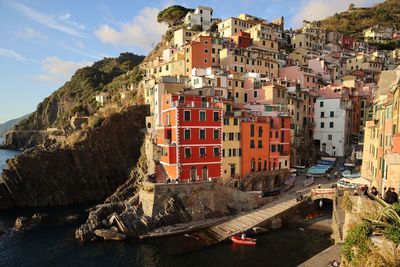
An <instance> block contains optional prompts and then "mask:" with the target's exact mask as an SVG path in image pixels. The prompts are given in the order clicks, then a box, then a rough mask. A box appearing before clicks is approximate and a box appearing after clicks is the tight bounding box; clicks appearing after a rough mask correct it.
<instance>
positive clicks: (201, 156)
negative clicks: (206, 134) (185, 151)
mask: <svg viewBox="0 0 400 267" xmlns="http://www.w3.org/2000/svg"><path fill="white" fill-rule="evenodd" d="M199 154H200V158H204V157H205V156H206V148H205V147H200V149H199Z"/></svg>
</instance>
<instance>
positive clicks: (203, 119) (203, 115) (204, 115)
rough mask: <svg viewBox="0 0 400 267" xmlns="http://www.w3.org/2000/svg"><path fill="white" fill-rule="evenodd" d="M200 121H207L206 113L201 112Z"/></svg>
mask: <svg viewBox="0 0 400 267" xmlns="http://www.w3.org/2000/svg"><path fill="white" fill-rule="evenodd" d="M200 121H206V112H205V111H204V110H201V111H200Z"/></svg>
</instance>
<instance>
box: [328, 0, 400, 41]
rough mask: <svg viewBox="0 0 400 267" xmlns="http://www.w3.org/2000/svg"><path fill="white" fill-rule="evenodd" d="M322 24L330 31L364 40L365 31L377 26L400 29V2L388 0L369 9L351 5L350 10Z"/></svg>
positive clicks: (399, 0)
mask: <svg viewBox="0 0 400 267" xmlns="http://www.w3.org/2000/svg"><path fill="white" fill-rule="evenodd" d="M320 22H321V26H322V27H324V28H326V29H327V30H329V31H334V30H337V31H339V32H342V33H345V34H348V35H350V36H353V37H356V38H357V39H362V32H363V30H365V29H367V28H369V27H371V26H374V25H376V24H379V25H382V26H386V27H393V28H396V29H400V0H387V1H385V2H383V3H381V4H377V5H375V6H373V7H368V8H361V7H360V8H358V7H355V6H354V5H350V6H349V10H347V11H344V12H341V13H336V14H335V15H333V16H331V17H328V18H326V19H323V20H321V21H320Z"/></svg>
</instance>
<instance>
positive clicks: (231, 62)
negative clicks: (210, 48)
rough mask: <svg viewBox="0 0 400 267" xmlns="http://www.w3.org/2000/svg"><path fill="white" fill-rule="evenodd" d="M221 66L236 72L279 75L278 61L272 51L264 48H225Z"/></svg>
mask: <svg viewBox="0 0 400 267" xmlns="http://www.w3.org/2000/svg"><path fill="white" fill-rule="evenodd" d="M219 56H220V61H221V66H222V67H226V68H228V69H229V70H231V71H234V72H235V73H240V74H245V73H247V72H253V73H259V74H263V75H266V76H270V77H278V63H277V61H276V60H274V59H273V55H272V53H271V52H268V51H265V50H262V49H256V48H252V49H234V48H229V47H227V48H223V49H221V52H220V55H219Z"/></svg>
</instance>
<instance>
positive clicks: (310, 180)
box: [303, 176, 314, 186]
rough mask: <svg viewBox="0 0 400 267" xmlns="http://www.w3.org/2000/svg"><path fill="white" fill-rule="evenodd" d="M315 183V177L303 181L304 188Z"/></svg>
mask: <svg viewBox="0 0 400 267" xmlns="http://www.w3.org/2000/svg"><path fill="white" fill-rule="evenodd" d="M313 183H314V177H312V176H311V177H310V178H307V179H305V180H304V181H303V185H304V186H309V185H312V184H313Z"/></svg>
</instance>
